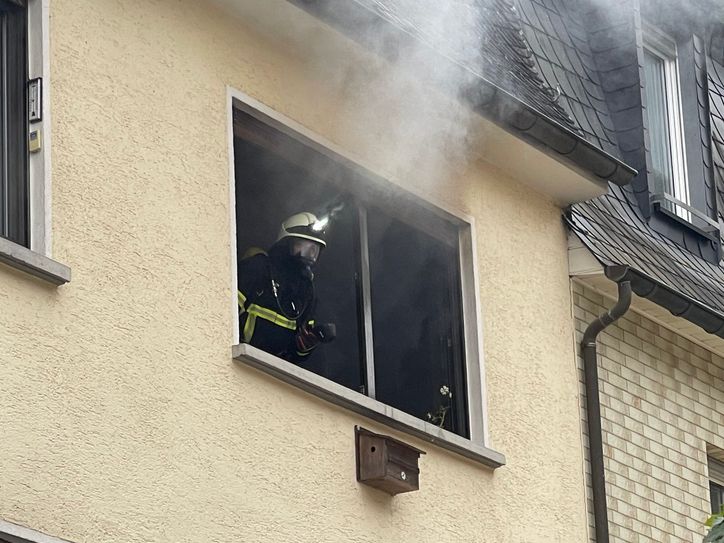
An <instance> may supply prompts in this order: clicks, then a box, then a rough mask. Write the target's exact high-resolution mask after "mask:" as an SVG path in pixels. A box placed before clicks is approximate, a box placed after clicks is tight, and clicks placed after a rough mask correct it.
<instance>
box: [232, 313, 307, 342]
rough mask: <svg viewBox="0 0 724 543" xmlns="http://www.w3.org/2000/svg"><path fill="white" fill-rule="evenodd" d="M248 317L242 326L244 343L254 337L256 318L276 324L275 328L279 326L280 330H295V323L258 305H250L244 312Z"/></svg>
mask: <svg viewBox="0 0 724 543" xmlns="http://www.w3.org/2000/svg"><path fill="white" fill-rule="evenodd" d="M246 311H247V313H248V315H247V317H246V323H245V324H244V331H243V334H244V341H245V342H246V343H249V342H250V341H251V338H252V336H253V335H254V329H255V328H256V319H257V317H259V318H261V319H264V320H266V321H269V322H271V323H272V324H276V325H277V326H281V327H282V328H286V329H288V330H296V329H297V321H296V320H291V319H287V318H286V317H284V316H283V315H280V314H279V313H276V312H274V311H272V310H271V309H267V308H266V307H261V306H260V305H256V304H251V305H250V306H249V308H248V309H247V310H246Z"/></svg>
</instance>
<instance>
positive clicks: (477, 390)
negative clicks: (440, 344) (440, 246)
mask: <svg viewBox="0 0 724 543" xmlns="http://www.w3.org/2000/svg"><path fill="white" fill-rule="evenodd" d="M227 99H228V104H227V108H228V111H227V118H228V121H229V127H228V136H227V137H228V139H229V151H228V152H229V160H230V165H229V183H230V197H231V202H230V213H231V222H232V223H233V224H232V225H231V232H232V241H231V252H232V255H231V257H232V267H233V269H232V273H231V277H232V291H231V292H232V298H233V310H232V314H233V315H234V318H233V320H232V322H233V324H234V330H233V335H232V337H233V338H234V344H236V343H238V342H239V341H240V339H239V330H238V329H239V316H238V309H237V294H236V289H237V287H236V285H237V269H236V259H237V251H238V248H237V247H236V211H235V209H236V208H235V206H236V203H235V198H236V190H235V182H236V178H235V173H234V172H235V166H234V147H233V146H234V129H233V110H234V107H238V108H239V109H240V110H242V111H244V112H245V113H247V114H249V115H252V116H253V117H254V118H256V119H258V120H260V121H262V122H264V123H266V124H267V125H269V126H271V127H272V128H274V129H276V130H278V131H280V132H282V133H284V134H286V135H288V136H290V137H292V138H294V139H296V140H297V141H299V142H301V143H302V144H304V145H306V146H308V147H310V148H312V149H313V150H315V151H318V152H320V153H322V154H324V155H326V156H329V157H330V158H331V159H332V160H336V161H341V162H342V163H344V164H345V165H346V166H348V167H349V168H351V169H353V170H359V169H360V168H361V169H363V170H365V171H367V172H370V173H372V174H373V175H376V176H378V177H382V178H384V179H387V180H390V181H391V182H392V184H394V185H396V186H397V187H398V188H399V191H400V193H401V194H410V195H412V196H414V197H415V203H416V204H418V205H421V206H423V207H424V208H425V209H427V210H429V211H431V212H433V213H435V214H436V215H437V216H439V217H441V218H443V219H444V220H447V221H450V222H452V223H454V224H456V225H457V226H458V228H459V231H460V234H459V236H460V237H459V239H458V251H459V254H460V259H461V261H460V266H461V270H460V274H461V276H460V280H461V296H462V304H463V315H464V319H463V330H464V335H465V338H464V349H465V371H466V377H467V388H468V390H467V395H468V420H469V423H470V435H471V441H472V442H473V443H479V444H482V445H488V446H489V445H490V443H489V433H488V418H487V413H488V409H487V387H486V380H485V364H484V356H483V353H484V350H483V319H482V314H481V303H480V294H479V291H478V285H479V284H480V282H479V276H478V259H477V251H476V246H477V244H476V241H475V240H476V233H475V219H474V217H472V216H470V215H468V214H467V213H464V212H461V211H459V210H457V209H452V208H450V207H449V206H447V205H445V204H443V203H442V202H439V201H437V200H436V199H434V198H429V197H428V196H426V195H425V196H423V195H421V194H419V193H415V192H413V191H411V190H409V189H408V188H407V187H403V186H401V184H400V183H399V182H396V181H394V179H392V178H391V177H388V176H385V174H380V173H377V172H375V169H374V168H372V167H371V166H370V165H369V164H367V163H366V161H364V160H363V159H362V158H361V157H358V156H356V155H354V154H353V153H350V152H349V151H348V150H346V149H343V148H341V147H340V146H338V145H336V144H334V143H332V142H331V141H329V140H327V139H326V138H324V137H323V136H321V135H320V134H317V133H316V132H313V131H312V130H310V129H308V128H306V127H305V126H303V125H301V124H300V123H298V122H297V121H295V120H293V119H291V118H289V117H287V116H286V115H284V114H282V113H279V112H278V111H276V110H274V109H272V108H271V107H269V106H267V105H266V104H264V103H262V102H260V101H259V100H256V99H255V98H252V97H251V96H249V95H247V94H245V93H243V92H241V91H239V90H237V89H234V88H232V87H227ZM466 232H467V234H465V233H466ZM465 235H466V236H467V237H468V238H469V239H463V236H465ZM468 255H469V260H468ZM476 374H477V375H476ZM329 382H331V381H329ZM461 439H462V438H461ZM466 441H467V440H466Z"/></svg>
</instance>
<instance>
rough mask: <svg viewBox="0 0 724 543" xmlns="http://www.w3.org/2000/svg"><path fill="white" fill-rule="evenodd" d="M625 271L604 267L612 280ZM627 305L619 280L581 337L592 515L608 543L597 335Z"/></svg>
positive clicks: (599, 539)
mask: <svg viewBox="0 0 724 543" xmlns="http://www.w3.org/2000/svg"><path fill="white" fill-rule="evenodd" d="M627 271H628V268H627V267H626V266H610V267H608V268H607V269H606V275H607V276H608V277H609V278H610V279H613V280H614V281H616V280H619V281H620V280H621V279H622V278H623V277H624V275H625V274H626V272H627ZM630 305H631V282H630V281H621V282H620V283H618V301H617V302H616V304H615V305H614V306H613V307H612V308H611V309H609V310H608V311H606V312H605V313H603V314H602V315H601V316H600V317H598V318H597V319H596V320H594V321H593V322H591V324H589V325H588V328H586V331H585V332H584V334H583V340H582V341H581V350H582V352H583V369H584V375H585V386H586V413H587V416H586V418H587V419H588V442H589V451H590V456H591V484H592V487H593V516H594V519H595V522H596V543H609V538H608V506H607V504H606V474H605V471H604V466H603V438H602V435H601V402H600V398H599V393H598V363H597V360H596V338H597V337H598V334H599V333H601V332H602V331H603V329H604V328H606V327H607V326H609V325H610V324H612V323H614V322H615V321H616V320H617V319H618V318H619V317H621V316H622V315H623V314H624V313H626V311H627V310H628V308H629V306H630Z"/></svg>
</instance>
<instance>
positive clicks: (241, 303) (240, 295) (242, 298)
mask: <svg viewBox="0 0 724 543" xmlns="http://www.w3.org/2000/svg"><path fill="white" fill-rule="evenodd" d="M236 293H237V295H238V298H239V307H240V308H241V309H242V310H243V309H244V304H246V296H244V293H243V292H241V291H240V290H237V291H236Z"/></svg>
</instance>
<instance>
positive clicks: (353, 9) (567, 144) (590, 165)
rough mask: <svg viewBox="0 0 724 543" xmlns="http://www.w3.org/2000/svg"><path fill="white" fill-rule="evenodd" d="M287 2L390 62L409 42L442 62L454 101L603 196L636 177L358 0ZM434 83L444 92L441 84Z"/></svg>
mask: <svg viewBox="0 0 724 543" xmlns="http://www.w3.org/2000/svg"><path fill="white" fill-rule="evenodd" d="M288 1H289V2H290V3H292V4H294V5H296V6H298V7H300V8H302V9H304V10H305V11H307V12H309V13H311V14H312V15H314V16H315V17H318V18H319V19H321V20H324V21H325V22H327V23H328V24H330V25H332V26H333V27H335V28H338V29H339V30H340V31H342V32H343V33H344V34H346V35H348V36H349V37H351V38H352V39H354V40H356V41H358V42H359V43H361V44H362V45H363V46H365V47H368V48H370V49H373V50H377V51H379V52H380V53H381V54H382V55H384V56H386V57H388V58H389V59H390V60H395V59H396V55H397V51H399V50H400V49H402V48H403V47H405V46H406V45H409V44H411V43H414V46H416V47H426V48H427V54H428V55H429V56H430V58H434V59H435V62H444V63H446V70H445V73H446V74H449V73H450V72H451V71H452V72H454V73H457V76H458V77H459V81H461V82H464V84H463V85H462V87H463V88H462V89H461V92H460V94H459V96H458V97H459V98H460V99H462V100H464V101H465V102H466V103H467V104H468V105H469V107H470V108H471V109H472V110H473V111H475V112H476V113H478V114H479V115H481V116H483V117H484V118H486V119H488V120H490V121H492V122H493V123H495V124H496V125H498V126H500V127H501V128H503V129H504V130H506V131H508V132H509V133H511V134H513V135H514V136H516V137H518V138H520V139H521V140H523V141H525V142H526V143H528V144H530V145H531V146H533V147H535V148H537V149H538V150H540V151H542V152H543V153H545V154H546V155H548V156H550V157H552V158H554V159H555V160H557V161H559V162H561V163H563V164H564V165H566V166H568V167H569V168H571V169H573V170H575V171H577V172H579V173H580V174H581V175H583V176H584V177H586V178H587V179H589V180H591V181H592V182H594V183H596V184H597V185H599V186H600V187H601V189H602V190H603V191H605V189H606V187H607V184H608V183H609V182H610V183H613V184H615V185H619V186H623V185H627V184H628V183H629V182H630V181H631V180H632V179H633V177H634V176H635V175H636V174H637V172H636V170H635V169H633V168H632V167H630V166H629V165H627V164H625V163H624V162H623V161H621V160H619V159H618V158H616V157H614V156H612V155H611V154H609V153H607V152H605V151H603V150H602V149H600V148H598V147H597V146H595V145H594V144H592V143H591V142H589V141H587V140H586V139H585V138H584V137H583V136H582V135H581V134H579V133H577V132H575V131H574V130H572V129H571V128H569V127H567V126H563V125H562V124H561V123H560V122H558V121H556V120H555V119H552V118H551V117H550V116H547V115H546V114H544V113H542V112H541V111H539V110H538V109H537V108H536V107H534V106H532V105H530V104H527V103H525V102H524V101H523V100H521V99H520V98H518V97H516V96H514V95H513V94H511V93H510V92H508V91H506V90H504V89H502V88H501V87H500V86H499V85H497V84H496V83H495V82H493V81H490V80H489V79H488V78H487V77H486V76H484V75H483V74H480V73H475V72H474V71H473V70H471V69H470V68H468V67H467V66H464V65H462V64H460V63H459V62H457V61H456V60H455V59H453V58H451V57H450V56H448V55H447V54H445V52H443V51H440V50H439V49H434V48H433V47H432V46H429V45H427V44H425V43H424V42H421V41H420V40H419V39H418V38H417V37H416V36H414V35H413V34H411V33H410V32H409V31H408V30H407V29H405V28H403V27H402V26H400V25H398V24H397V23H396V21H394V20H392V19H391V18H387V17H385V16H383V15H381V14H380V13H376V12H374V11H372V10H370V9H369V8H368V7H367V6H365V5H364V4H362V3H360V2H358V1H357V0H344V1H343V4H344V6H343V7H341V6H340V4H341V3H342V2H340V0H335V1H332V0H288ZM370 29H374V32H370ZM380 41H383V42H384V43H385V47H383V48H380V47H379V42H380ZM421 76H422V74H421ZM424 77H425V79H426V80H427V81H429V82H431V83H436V81H435V73H434V70H431V71H430V72H426V73H425V74H424ZM439 83H441V86H442V87H444V85H442V83H443V82H439Z"/></svg>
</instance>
